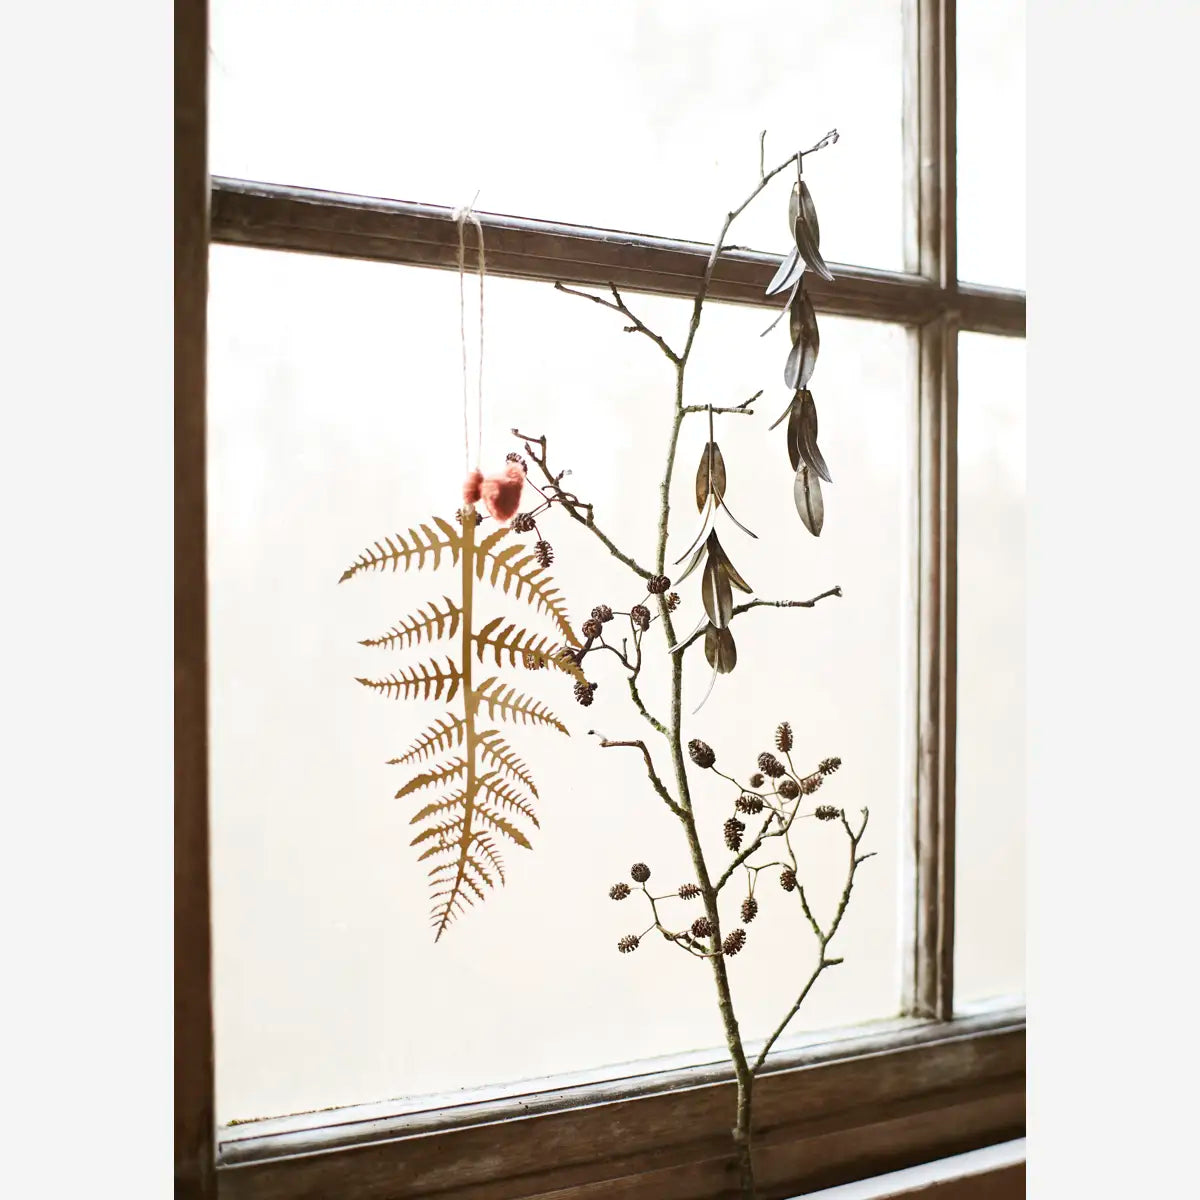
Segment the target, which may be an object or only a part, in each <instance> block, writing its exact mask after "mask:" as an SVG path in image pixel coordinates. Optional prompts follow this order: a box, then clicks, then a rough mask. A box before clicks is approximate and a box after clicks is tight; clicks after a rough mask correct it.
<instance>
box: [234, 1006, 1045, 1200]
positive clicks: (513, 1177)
mask: <svg viewBox="0 0 1200 1200" xmlns="http://www.w3.org/2000/svg"><path fill="white" fill-rule="evenodd" d="M919 1032H920V1035H921V1039H922V1040H914V1039H913V1038H911V1037H910V1038H907V1039H906V1038H904V1037H903V1036H898V1037H896V1038H893V1039H891V1040H892V1041H893V1043H894V1044H893V1045H892V1047H891V1048H886V1045H887V1040H886V1039H885V1040H884V1041H883V1042H881V1043H877V1044H878V1045H880V1047H881V1048H879V1049H876V1050H874V1051H873V1052H865V1047H864V1045H862V1044H853V1043H851V1044H850V1045H848V1046H846V1047H844V1048H843V1051H842V1056H841V1057H838V1056H836V1055H832V1056H831V1055H830V1053H829V1051H828V1050H824V1051H820V1052H817V1053H816V1054H815V1055H812V1056H811V1058H812V1061H808V1062H804V1061H802V1059H803V1057H804V1056H803V1055H801V1056H799V1060H798V1061H793V1062H792V1063H791V1065H788V1066H785V1067H782V1068H781V1069H778V1070H774V1071H772V1072H770V1073H768V1074H765V1075H763V1076H762V1077H761V1078H760V1079H759V1080H758V1082H757V1084H756V1092H755V1105H756V1122H755V1124H756V1135H755V1148H756V1149H755V1154H756V1161H757V1163H758V1167H759V1173H760V1176H761V1184H762V1188H763V1192H764V1200H772V1198H774V1197H784V1196H790V1195H795V1194H796V1193H797V1192H801V1191H805V1190H810V1189H812V1188H817V1187H828V1186H832V1185H833V1184H835V1183H840V1182H844V1181H846V1180H848V1179H857V1178H862V1177H863V1176H864V1175H871V1174H878V1173H882V1172H885V1171H890V1170H895V1169H897V1168H899V1167H903V1166H909V1165H912V1164H914V1163H917V1162H922V1161H927V1160H928V1159H930V1158H937V1157H942V1156H944V1155H947V1154H953V1153H958V1152H960V1151H962V1150H967V1149H972V1148H974V1147H976V1146H981V1145H987V1144H989V1143H992V1142H996V1141H1003V1140H1006V1139H1009V1138H1013V1137H1019V1136H1021V1134H1022V1133H1023V1130H1024V1107H1025V1074H1024V1072H1025V1067H1024V1054H1025V1033H1024V1027H1023V1023H1020V1022H1019V1018H1018V1017H1015V1016H1010V1017H1008V1018H1005V1019H1003V1020H1000V1019H992V1020H991V1021H987V1020H972V1021H965V1022H957V1023H954V1024H952V1025H949V1026H939V1027H930V1026H926V1027H924V1028H923V1029H921V1030H920V1031H919ZM631 1084H632V1085H633V1086H630V1087H628V1089H627V1091H626V1092H624V1093H622V1090H621V1088H620V1085H619V1084H610V1085H602V1086H601V1087H598V1088H595V1089H593V1088H587V1087H584V1088H579V1089H574V1090H573V1092H572V1093H560V1094H557V1095H556V1097H555V1099H554V1102H553V1103H552V1104H551V1105H549V1106H545V1107H543V1108H541V1110H540V1111H539V1110H538V1108H539V1100H538V1097H536V1096H533V1097H529V1098H528V1100H529V1104H528V1110H529V1111H530V1112H531V1115H528V1116H519V1117H518V1116H511V1115H509V1116H508V1119H502V1118H501V1114H502V1113H505V1114H511V1113H512V1112H513V1111H514V1109H517V1110H519V1109H520V1108H522V1107H525V1106H524V1105H521V1106H518V1105H516V1104H514V1103H513V1102H512V1101H508V1102H503V1103H493V1104H489V1105H481V1106H479V1111H477V1112H472V1111H471V1106H461V1107H459V1108H456V1109H447V1110H442V1111H441V1112H437V1113H425V1114H412V1115H408V1116H400V1117H397V1118H395V1119H394V1120H391V1121H387V1120H376V1121H374V1122H371V1123H370V1127H369V1128H365V1129H362V1130H360V1131H358V1134H357V1136H359V1137H361V1138H363V1139H365V1140H363V1141H360V1142H358V1143H357V1144H341V1145H337V1144H332V1145H331V1144H330V1143H331V1140H332V1141H333V1142H336V1141H337V1140H338V1139H341V1141H342V1142H343V1143H346V1142H349V1141H350V1139H351V1138H353V1137H354V1136H356V1134H355V1132H354V1131H353V1130H352V1129H348V1128H346V1127H345V1126H343V1127H341V1129H340V1130H339V1129H338V1128H337V1127H336V1126H333V1127H332V1128H331V1127H329V1126H326V1127H324V1128H322V1127H319V1126H317V1127H314V1128H312V1129H309V1130H296V1129H293V1130H292V1131H290V1132H288V1133H286V1134H271V1133H270V1132H266V1133H265V1134H263V1135H262V1136H256V1131H255V1130H254V1128H253V1126H251V1127H238V1131H237V1135H236V1140H230V1141H226V1142H223V1144H222V1153H221V1159H222V1163H221V1167H220V1170H219V1176H220V1196H221V1200H283V1198H284V1197H317V1196H327V1195H331V1194H335V1193H337V1194H345V1195H353V1196H355V1197H361V1198H362V1200H384V1198H385V1197H386V1198H388V1200H415V1198H416V1197H445V1198H446V1200H449V1198H450V1197H453V1200H517V1198H528V1200H532V1198H534V1197H536V1198H537V1200H551V1198H553V1200H584V1198H585V1197H587V1198H592V1197H596V1198H603V1200H609V1198H615V1197H625V1196H629V1197H633V1196H651V1195H652V1196H655V1197H659V1198H661V1200H684V1198H687V1200H698V1198H700V1197H711V1198H714V1200H715V1198H717V1197H725V1196H730V1195H732V1194H733V1191H732V1189H733V1183H734V1176H733V1163H732V1159H731V1157H730V1150H731V1139H730V1134H729V1125H730V1114H731V1113H732V1111H733V1099H734V1097H733V1083H732V1081H731V1079H730V1078H729V1071H728V1068H726V1067H714V1068H706V1069H700V1070H695V1071H681V1072H673V1073H667V1074H665V1075H664V1076H663V1077H662V1078H660V1079H656V1078H655V1077H644V1078H642V1079H640V1080H637V1081H631ZM316 1119H319V1120H324V1121H329V1120H330V1119H331V1118H330V1117H329V1115H328V1114H324V1115H321V1116H320V1117H318V1118H316ZM333 1119H335V1120H336V1117H335V1118H333ZM264 1124H265V1126H267V1127H268V1128H269V1126H270V1124H271V1123H270V1122H267V1123H264Z"/></svg>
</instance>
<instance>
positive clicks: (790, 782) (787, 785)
mask: <svg viewBox="0 0 1200 1200" xmlns="http://www.w3.org/2000/svg"><path fill="white" fill-rule="evenodd" d="M779 794H780V795H781V796H782V797H783V798H784V799H785V800H795V798H796V797H797V796H798V795H800V785H799V784H798V783H797V782H796V781H795V780H794V779H781V780H780V781H779Z"/></svg>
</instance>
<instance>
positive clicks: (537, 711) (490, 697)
mask: <svg viewBox="0 0 1200 1200" xmlns="http://www.w3.org/2000/svg"><path fill="white" fill-rule="evenodd" d="M493 685H495V686H493ZM478 696H479V702H480V703H481V704H486V705H487V706H488V716H489V717H491V718H492V719H493V720H495V719H496V717H497V716H499V717H500V719H501V720H504V721H511V722H512V723H513V724H514V725H515V724H517V723H518V721H520V723H521V724H523V725H531V724H532V725H549V726H550V728H551V729H557V730H558V731H559V732H560V733H566V732H567V727H566V726H565V725H564V724H563V723H562V722H561V721H560V720H559V719H558V718H557V717H556V716H555V715H554V714H553V713H552V712H551V711H550V710H549V709H548V708H547V707H546V706H545V705H544V704H542V703H541V702H540V701H537V700H532V699H530V698H529V697H528V696H523V695H521V693H520V692H518V691H517V689H516V688H511V687H510V688H505V686H504V684H502V683H497V681H496V679H495V677H493V678H491V679H489V680H487V681H486V682H485V683H483V684H481V685H480V688H479V693H478Z"/></svg>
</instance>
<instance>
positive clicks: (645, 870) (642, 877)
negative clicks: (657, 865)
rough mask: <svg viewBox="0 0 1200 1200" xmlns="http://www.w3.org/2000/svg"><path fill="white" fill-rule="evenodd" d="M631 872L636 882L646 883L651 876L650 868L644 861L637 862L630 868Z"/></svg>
mask: <svg viewBox="0 0 1200 1200" xmlns="http://www.w3.org/2000/svg"><path fill="white" fill-rule="evenodd" d="M629 874H630V877H631V878H632V879H633V881H634V883H645V882H646V880H647V879H649V878H650V868H649V867H648V866H646V864H645V863H643V862H636V863H634V864H633V866H632V867H630V868H629Z"/></svg>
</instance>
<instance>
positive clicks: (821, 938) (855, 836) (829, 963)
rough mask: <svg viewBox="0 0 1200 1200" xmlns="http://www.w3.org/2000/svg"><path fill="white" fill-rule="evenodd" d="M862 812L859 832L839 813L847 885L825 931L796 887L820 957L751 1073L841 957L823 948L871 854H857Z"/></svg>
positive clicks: (865, 816)
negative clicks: (847, 851) (845, 840)
mask: <svg viewBox="0 0 1200 1200" xmlns="http://www.w3.org/2000/svg"><path fill="white" fill-rule="evenodd" d="M862 814H863V819H862V824H861V825H860V826H859V827H858V832H857V833H855V832H854V830H853V829H851V828H850V822H849V821H847V820H846V814H845V813H842V817H841V820H842V827H843V828H844V829H845V830H846V836H847V837H848V838H849V839H850V868H849V870H848V871H847V873H846V886H845V887H844V888H843V889H842V897H841V900H840V901H839V903H838V907H837V912H836V913H835V914H834V918H833V921H832V922H831V923H830V926H829V931H828V932H827V933H822V932H821V927H820V925H818V924H817V921H816V919H815V918H814V917H813V915H812V910H811V909H810V908H809V906H808V900H807V898H806V897H805V895H804V889H803V888H799V889H797V890H798V891H799V893H800V903H801V905H802V906H803V908H804V915H805V916H806V917H808V921H809V924H810V925H812V927H813V932H814V933H815V934H816V935H817V941H818V942H819V943H820V947H821V952H820V957H819V958H818V960H817V965H816V966H815V967H814V968H813V972H812V974H811V975H810V976H809V977H808V982H807V983H805V985H804V987H803V989H802V990H801V992H800V995H799V997H798V998H797V999H796V1003H795V1004H793V1005H792V1007H791V1008H790V1009H788V1012H787V1015H786V1016H785V1017H784V1018H783V1020H782V1021H780V1022H779V1024H778V1025H777V1026H776V1027H775V1032H774V1033H772V1034H771V1036H770V1037H769V1038H767V1040H766V1042H765V1043H764V1044H763V1048H762V1049H761V1050H760V1051H759V1054H758V1057H757V1058H756V1059H755V1060H754V1067H753V1069H752V1070H753V1073H757V1072H758V1070H759V1068H760V1067H761V1066H762V1065H763V1063H764V1062H765V1061H766V1058H767V1055H768V1054H769V1053H770V1050H771V1047H772V1046H773V1045H775V1042H776V1040H777V1039H778V1038H779V1035H780V1034H781V1033H783V1031H784V1030H785V1029H786V1028H787V1026H788V1022H789V1021H791V1019H792V1018H793V1017H794V1016H795V1015H796V1013H797V1012H799V1011H800V1005H801V1004H803V1003H804V1000H805V997H807V995H808V993H809V991H810V990H811V989H812V986H813V984H814V983H816V982H817V979H818V978H819V977H820V975H821V973H822V972H823V971H825V970H827V969H828V968H829V967H836V966H837V965H838V964H839V963H840V962H841V961H842V960H841V959H840V958H829V957H827V956H826V953H825V952H826V950H828V948H829V943H830V942H831V941H833V938H834V935H835V934H836V933H837V931H838V927H839V926H840V925H841V923H842V917H843V916H845V914H846V906H847V905H848V904H849V903H850V893H851V891H852V890H853V888H854V874H855V872H856V871H857V870H858V868H859V865H860V864H861V863H863V862H865V861H866V859H868V858H870V857H871V856H870V855H869V854H864V855H862V856H861V857H860V856H859V855H858V844H859V842H861V841H862V837H863V834H864V833H866V831H867V819H868V817H869V816H870V814H869V813H868V812H867V810H866V809H865V808H864V809H863V810H862ZM789 849H790V847H789ZM793 859H794V856H793ZM793 869H794V868H793Z"/></svg>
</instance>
